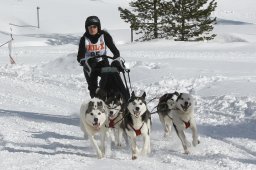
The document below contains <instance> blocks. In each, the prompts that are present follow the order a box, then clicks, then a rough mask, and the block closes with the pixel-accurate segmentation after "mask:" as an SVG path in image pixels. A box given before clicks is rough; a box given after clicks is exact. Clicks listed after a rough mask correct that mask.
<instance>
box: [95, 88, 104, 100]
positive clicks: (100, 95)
mask: <svg viewBox="0 0 256 170" xmlns="http://www.w3.org/2000/svg"><path fill="white" fill-rule="evenodd" d="M95 97H96V98H98V99H101V100H103V101H106V99H107V93H106V92H105V91H104V90H103V89H100V88H98V89H97V90H96V95H95Z"/></svg>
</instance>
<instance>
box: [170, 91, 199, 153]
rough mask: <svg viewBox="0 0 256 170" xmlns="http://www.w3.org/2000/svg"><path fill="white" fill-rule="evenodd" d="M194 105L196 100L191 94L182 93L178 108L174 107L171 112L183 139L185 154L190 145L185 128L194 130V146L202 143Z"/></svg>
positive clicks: (178, 133) (177, 102)
mask: <svg viewBox="0 0 256 170" xmlns="http://www.w3.org/2000/svg"><path fill="white" fill-rule="evenodd" d="M194 105H195V100H194V98H193V97H192V96H191V95H190V94H187V93H180V95H179V96H178V98H177V100H176V109H172V110H171V112H170V113H169V116H170V117H172V120H173V125H174V128H175V131H176V132H177V135H178V137H179V138H180V140H181V143H182V146H183V148H184V151H185V154H188V153H189V150H188V147H189V146H190V142H188V140H187V138H186V135H185V133H184V130H185V129H187V128H190V129H191V130H192V138H193V141H192V144H193V146H196V145H197V144H199V143H200V142H199V140H198V133H197V127H196V121H195V119H194V116H193V115H194Z"/></svg>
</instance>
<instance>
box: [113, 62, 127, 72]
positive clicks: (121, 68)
mask: <svg viewBox="0 0 256 170" xmlns="http://www.w3.org/2000/svg"><path fill="white" fill-rule="evenodd" d="M121 64H122V63H121V62H120V61H119V60H114V61H112V63H111V67H116V68H117V69H118V71H119V72H124V68H123V67H122V66H121Z"/></svg>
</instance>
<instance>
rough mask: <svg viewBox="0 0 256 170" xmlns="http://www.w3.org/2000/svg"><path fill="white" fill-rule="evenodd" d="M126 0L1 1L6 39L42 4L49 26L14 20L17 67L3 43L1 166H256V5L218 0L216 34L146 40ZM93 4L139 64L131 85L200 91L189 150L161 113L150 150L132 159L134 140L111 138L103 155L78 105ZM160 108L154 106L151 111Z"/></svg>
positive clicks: (154, 90) (83, 91)
mask: <svg viewBox="0 0 256 170" xmlns="http://www.w3.org/2000/svg"><path fill="white" fill-rule="evenodd" d="M128 2H129V1H128V0H113V1H107V0H76V1H72V2H71V1H70V2H68V1H67V2H64V1H61V0H51V1H50V0H33V1H32V0H8V1H7V0H0V3H1V6H0V21H1V22H0V41H1V43H2V42H6V41H8V40H9V38H10V37H9V35H8V33H9V32H10V28H9V25H8V24H9V22H15V23H17V24H36V15H34V14H33V15H32V14H31V13H35V12H36V6H38V5H39V6H40V11H41V23H42V28H40V29H36V28H19V27H12V28H13V33H14V42H13V46H14V48H13V57H14V59H15V61H16V63H17V64H16V65H10V64H9V58H8V55H9V53H8V52H9V51H8V48H7V46H4V47H1V48H0V167H1V169H6V170H15V169H24V170H25V169H67V170H68V169H113V170H119V169H127V170H128V169H129V170H131V169H143V170H144V169H145V170H146V169H147V170H148V169H156V170H157V169H159V170H160V169H161V170H162V169H199V170H208V169H209V170H212V169H234V170H236V169H243V170H244V169H246V170H247V169H256V133H255V132H256V127H255V121H256V95H255V94H256V89H255V85H256V68H255V64H256V63H255V62H256V37H255V25H254V24H245V23H255V14H256V12H255V11H254V10H253V5H256V2H254V1H252V0H244V1H243V3H242V2H240V1H239V2H234V1H233V0H218V2H219V6H218V9H217V11H216V12H215V14H214V15H216V16H218V17H220V18H221V21H222V22H221V23H220V24H219V25H217V26H216V28H215V30H214V31H215V32H216V33H217V34H218V36H217V38H216V39H215V40H214V41H211V42H174V41H167V40H155V41H151V42H143V43H142V42H136V43H128V42H129V38H130V34H129V29H128V28H129V27H128V26H127V25H126V24H125V23H123V21H121V20H120V18H119V13H118V11H117V9H116V8H117V6H120V5H121V6H127V4H128ZM46 9H47V10H48V11H46ZM230 10H232V11H234V12H233V13H228V11H230ZM95 11H97V15H98V16H99V17H100V18H102V24H103V25H104V26H103V27H105V28H108V30H109V31H110V33H111V34H112V35H113V38H114V40H115V42H116V44H117V47H118V49H119V50H120V52H121V55H122V57H123V58H124V59H125V60H126V66H127V67H129V68H130V69H131V73H130V76H131V82H132V88H133V90H135V91H136V92H140V91H145V92H146V93H147V101H149V100H150V99H152V98H154V97H158V96H161V95H163V94H164V93H167V92H173V91H174V90H177V91H179V92H191V93H192V94H193V95H194V96H195V98H196V115H195V118H196V121H197V125H198V130H199V136H200V141H201V143H200V145H198V146H197V147H196V148H193V147H192V148H191V154H190V155H184V154H183V153H182V152H183V149H182V146H181V143H180V141H179V139H178V138H177V136H176V134H175V132H174V131H173V132H172V134H171V136H170V137H167V138H164V137H163V133H164V131H163V128H162V126H161V124H160V121H159V118H158V115H157V114H153V115H152V119H153V125H152V134H151V144H152V153H151V154H150V155H149V156H148V157H139V159H138V160H135V161H132V160H131V151H130V148H129V147H126V146H125V147H123V148H121V149H118V148H115V147H114V148H112V150H110V146H109V145H108V150H107V155H106V158H104V159H101V160H99V159H97V158H96V154H95V152H94V150H93V149H92V147H91V144H90V142H89V140H87V139H84V138H83V133H82V132H81V130H80V128H79V109H80V104H81V103H82V101H84V100H87V99H88V98H89V94H88V91H87V84H86V81H85V78H84V75H83V71H82V68H81V67H80V66H79V64H78V63H77V61H76V53H77V48H78V47H77V45H76V44H77V42H78V41H79V37H80V35H81V34H82V33H83V30H84V26H83V25H84V20H85V18H86V17H87V16H88V15H92V14H96V13H95ZM246 13H248V14H250V15H248V16H250V17H248V16H247V15H244V14H246ZM240 22H241V23H240ZM1 43H0V44H1ZM156 105H157V100H153V101H152V102H150V103H148V107H149V109H150V110H152V109H153V108H154V107H155V106H156ZM153 111H154V110H153ZM186 134H187V135H188V137H189V140H191V133H190V131H189V130H188V131H187V132H186ZM141 143H142V139H140V140H139V144H140V145H141Z"/></svg>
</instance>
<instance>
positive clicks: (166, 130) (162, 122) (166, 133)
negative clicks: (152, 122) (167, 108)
mask: <svg viewBox="0 0 256 170" xmlns="http://www.w3.org/2000/svg"><path fill="white" fill-rule="evenodd" d="M159 119H160V122H161V124H162V126H163V128H164V137H167V136H168V127H167V125H166V123H165V119H164V116H163V115H162V114H161V113H160V114H159Z"/></svg>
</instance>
